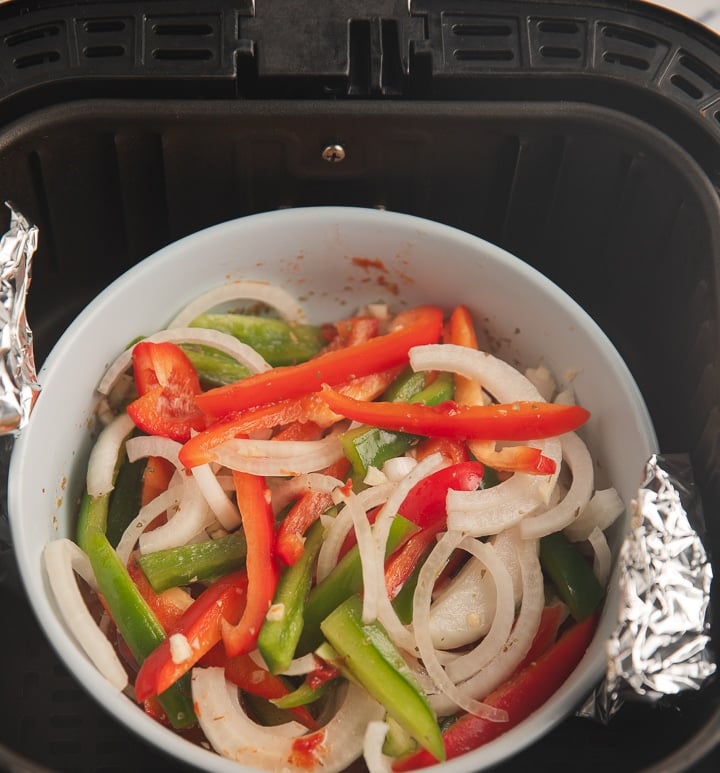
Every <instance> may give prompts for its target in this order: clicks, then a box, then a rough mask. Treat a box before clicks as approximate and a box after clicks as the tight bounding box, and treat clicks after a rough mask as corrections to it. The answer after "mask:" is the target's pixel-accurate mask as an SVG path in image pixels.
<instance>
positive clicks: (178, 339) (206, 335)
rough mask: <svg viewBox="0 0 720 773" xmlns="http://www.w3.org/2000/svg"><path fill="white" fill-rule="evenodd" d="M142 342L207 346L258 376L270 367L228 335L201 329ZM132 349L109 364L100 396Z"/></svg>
mask: <svg viewBox="0 0 720 773" xmlns="http://www.w3.org/2000/svg"><path fill="white" fill-rule="evenodd" d="M142 340H143V341H150V342H152V343H162V342H164V341H169V342H172V343H176V344H200V345H201V346H210V347H212V348H213V349H217V350H218V351H220V352H223V353H224V354H227V355H229V356H230V357H232V358H233V359H235V360H237V361H238V362H239V363H240V364H241V365H244V366H245V367H246V368H247V369H248V370H250V371H251V372H252V373H261V372H262V371H265V370H269V369H270V365H269V364H268V363H267V362H266V361H265V359H264V358H263V357H261V356H260V355H259V354H258V353H257V352H256V351H255V349H253V348H252V347H251V346H248V345H247V344H245V343H243V342H242V341H238V339H237V338H235V337H234V336H232V335H230V334H229V333H223V332H222V331H220V330H209V329H207V328H202V327H178V328H173V329H172V330H161V331H159V332H157V333H153V334H152V335H149V336H147V337H146V338H143V339H142ZM134 348H135V347H134V346H131V347H129V348H127V349H124V350H123V351H122V352H121V353H120V354H119V355H118V356H117V357H116V358H115V360H114V361H113V362H112V363H110V365H109V366H108V368H107V370H106V371H105V374H104V375H103V377H102V379H100V383H99V384H98V385H97V391H98V392H100V394H103V395H108V394H110V392H111V391H112V388H113V387H114V386H115V383H116V382H117V380H118V379H119V378H120V376H122V374H123V373H125V371H127V369H128V368H129V367H130V365H131V364H132V352H133V349H134Z"/></svg>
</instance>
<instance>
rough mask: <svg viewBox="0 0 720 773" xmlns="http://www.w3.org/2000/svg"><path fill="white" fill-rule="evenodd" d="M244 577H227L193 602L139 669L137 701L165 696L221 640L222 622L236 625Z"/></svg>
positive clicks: (238, 574) (245, 582)
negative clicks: (155, 696)
mask: <svg viewBox="0 0 720 773" xmlns="http://www.w3.org/2000/svg"><path fill="white" fill-rule="evenodd" d="M247 585H248V580H247V575H246V574H245V572H244V571H242V570H241V571H239V572H234V573H232V574H229V575H226V576H225V577H223V578H222V579H220V580H218V581H217V582H215V583H214V584H213V585H211V586H210V587H209V588H207V589H206V590H205V591H203V592H202V593H201V594H200V596H198V598H197V599H196V600H195V602H194V603H193V604H192V606H191V607H189V609H188V610H187V611H186V612H185V614H184V615H183V616H182V617H181V618H180V619H179V620H178V621H177V623H176V624H175V626H174V627H173V628H172V629H171V630H170V631H169V632H168V638H167V639H165V640H164V641H163V642H161V644H160V645H159V646H158V647H156V648H155V649H154V650H153V651H152V652H151V653H150V654H149V655H148V657H147V658H146V659H145V660H144V661H143V663H142V665H141V666H140V671H139V672H138V675H137V678H136V680H135V693H136V695H137V697H138V700H141V701H143V700H145V699H146V698H149V697H150V696H152V695H158V694H159V693H162V692H164V691H165V690H166V689H167V688H168V687H170V685H172V684H174V683H175V682H176V681H177V680H178V679H179V678H180V677H181V676H183V675H184V674H186V673H188V671H189V670H190V669H191V668H192V667H193V666H194V665H195V663H197V662H198V660H200V658H201V657H202V656H203V655H205V654H206V653H207V652H209V651H210V650H211V649H212V648H213V647H214V646H215V645H216V644H217V643H218V642H219V641H220V639H221V621H222V620H225V621H227V622H228V623H231V624H234V623H237V621H238V619H239V618H240V615H241V614H242V611H243V609H244V608H245V602H246V596H247Z"/></svg>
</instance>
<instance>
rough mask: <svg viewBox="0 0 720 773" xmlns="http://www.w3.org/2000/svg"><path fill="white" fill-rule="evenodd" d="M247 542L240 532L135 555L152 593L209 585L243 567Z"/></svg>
mask: <svg viewBox="0 0 720 773" xmlns="http://www.w3.org/2000/svg"><path fill="white" fill-rule="evenodd" d="M246 556H247V543H246V541H245V536H244V534H243V532H242V531H237V532H234V533H233V534H228V535H227V536H226V537H218V538H217V539H213V540H206V541H204V542H197V543H194V544H190V545H181V546H179V547H175V548H166V549H164V550H157V551H155V552H153V553H145V554H143V555H141V556H138V564H140V568H141V569H142V570H143V573H144V575H145V576H146V577H147V579H148V581H149V583H150V585H151V586H152V589H153V590H154V591H155V593H162V592H163V591H164V590H167V589H168V588H176V587H178V586H179V585H190V584H191V583H193V582H212V581H213V580H215V579H217V578H218V577H221V576H222V575H225V574H228V573H229V572H234V571H235V570H236V569H240V568H241V567H243V566H245V557H246Z"/></svg>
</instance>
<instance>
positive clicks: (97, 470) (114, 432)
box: [87, 413, 135, 497]
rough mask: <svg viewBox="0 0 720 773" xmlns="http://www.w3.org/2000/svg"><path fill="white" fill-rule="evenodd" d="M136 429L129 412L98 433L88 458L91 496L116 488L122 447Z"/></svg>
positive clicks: (122, 414)
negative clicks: (116, 476) (116, 474)
mask: <svg viewBox="0 0 720 773" xmlns="http://www.w3.org/2000/svg"><path fill="white" fill-rule="evenodd" d="M134 429H135V425H134V424H133V420H132V419H131V418H130V417H129V416H128V415H127V413H121V414H120V415H119V416H118V417H117V418H115V419H114V420H113V421H112V422H110V424H108V425H107V427H105V428H104V429H103V430H102V432H100V434H99V435H98V438H97V440H96V441H95V445H94V446H93V447H92V450H91V451H90V458H89V460H88V469H87V490H88V494H89V495H90V496H91V497H101V496H104V495H105V494H109V493H110V492H111V491H112V490H113V489H114V488H115V470H116V468H117V462H118V457H119V456H120V449H121V448H122V445H123V443H124V442H125V439H126V438H127V436H128V435H129V434H130V433H131V432H132V431H133V430H134Z"/></svg>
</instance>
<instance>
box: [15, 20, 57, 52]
mask: <svg viewBox="0 0 720 773" xmlns="http://www.w3.org/2000/svg"><path fill="white" fill-rule="evenodd" d="M59 34H60V27H59V26H58V25H57V24H47V25H44V26H42V27H33V28H32V29H29V30H23V31H22V32H15V33H14V34H12V35H8V36H7V37H6V38H5V44H6V45H7V46H8V48H13V47H14V46H21V45H24V44H26V43H33V42H35V41H37V40H46V39H47V38H56V37H57V36H58V35H59Z"/></svg>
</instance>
